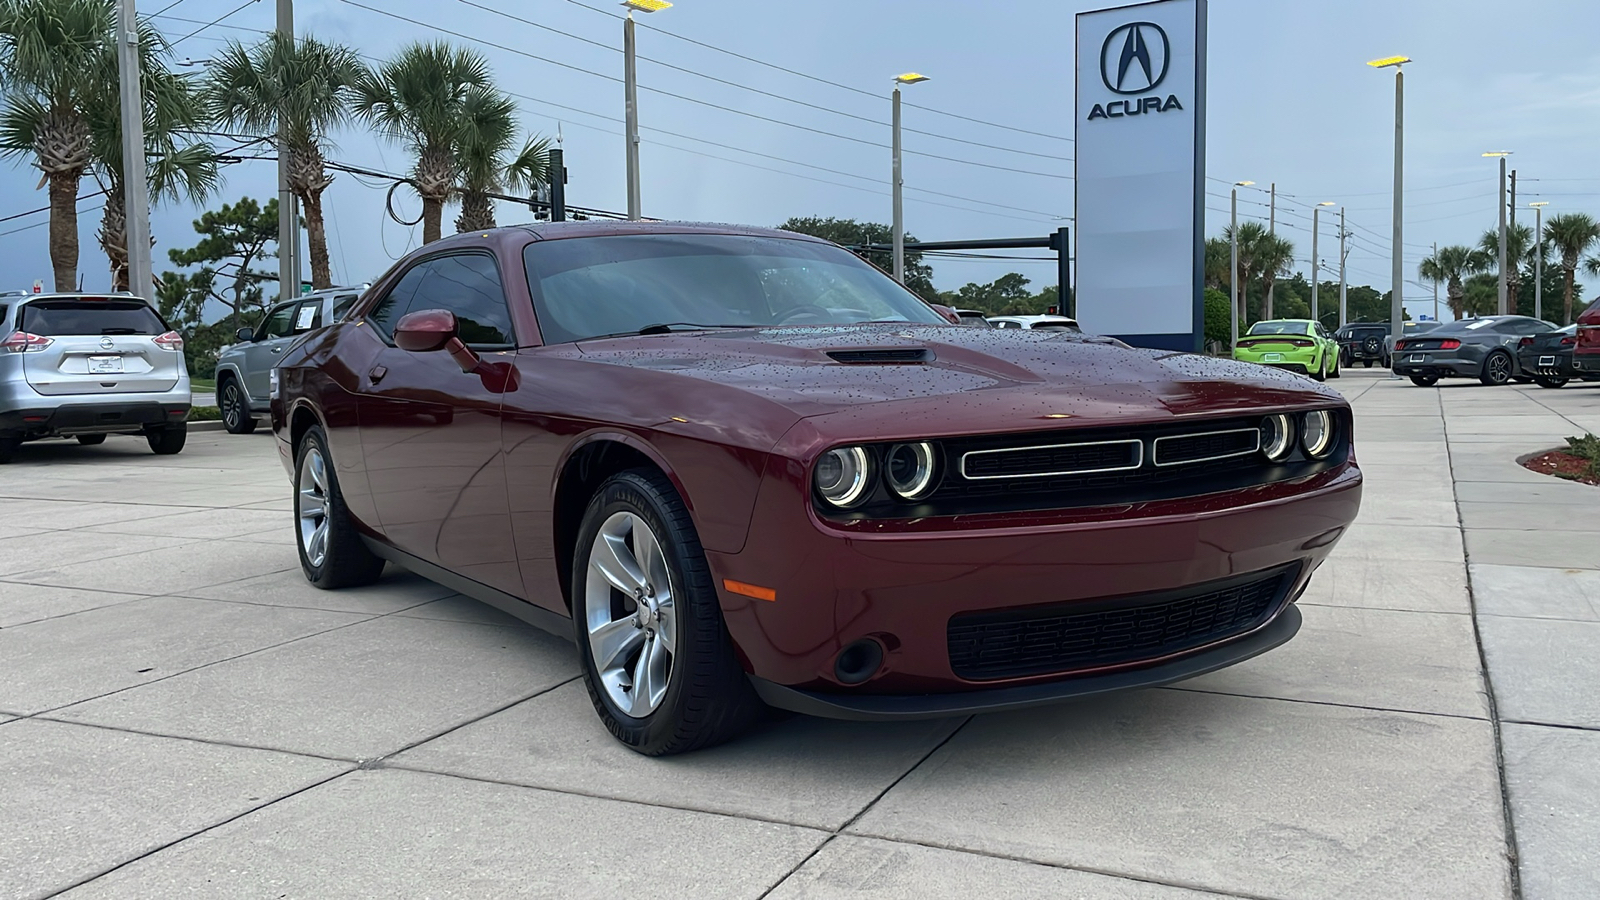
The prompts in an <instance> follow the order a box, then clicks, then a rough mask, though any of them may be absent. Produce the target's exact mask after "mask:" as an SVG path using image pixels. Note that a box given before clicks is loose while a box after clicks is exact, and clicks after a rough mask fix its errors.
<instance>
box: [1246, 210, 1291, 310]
mask: <svg viewBox="0 0 1600 900" xmlns="http://www.w3.org/2000/svg"><path fill="white" fill-rule="evenodd" d="M1239 233H1240V234H1241V235H1242V234H1243V233H1244V229H1243V228H1242V227H1241V228H1240V229H1239ZM1254 250H1255V253H1254V257H1255V264H1256V268H1257V270H1258V271H1260V272H1261V318H1263V319H1270V318H1272V304H1271V299H1270V298H1271V297H1272V285H1273V284H1274V283H1275V282H1276V281H1277V279H1278V276H1279V275H1283V274H1286V273H1287V272H1288V271H1289V265H1290V264H1291V263H1293V262H1294V243H1293V242H1292V241H1290V240H1289V239H1288V238H1285V237H1279V236H1278V235H1276V234H1273V233H1272V232H1270V231H1266V232H1263V233H1262V234H1261V236H1260V237H1259V238H1256V241H1255V247H1254Z"/></svg>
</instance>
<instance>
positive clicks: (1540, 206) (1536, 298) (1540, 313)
mask: <svg viewBox="0 0 1600 900" xmlns="http://www.w3.org/2000/svg"><path fill="white" fill-rule="evenodd" d="M1528 205H1529V206H1531V207H1533V240H1534V246H1535V248H1536V249H1535V250H1534V256H1533V317H1534V318H1535V319H1542V318H1544V208H1545V207H1546V206H1549V205H1550V201H1548V200H1536V201H1534V202H1532V203H1529V204H1528Z"/></svg>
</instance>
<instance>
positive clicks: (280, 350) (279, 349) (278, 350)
mask: <svg viewBox="0 0 1600 900" xmlns="http://www.w3.org/2000/svg"><path fill="white" fill-rule="evenodd" d="M272 352H273V353H282V352H283V348H282V347H273V348H272Z"/></svg>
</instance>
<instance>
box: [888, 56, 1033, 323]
mask: <svg viewBox="0 0 1600 900" xmlns="http://www.w3.org/2000/svg"><path fill="white" fill-rule="evenodd" d="M927 80H928V76H926V75H918V74H917V73H916V72H906V73H905V74H903V75H896V76H895V77H894V96H893V101H894V117H893V118H894V139H893V141H892V143H893V144H894V148H893V149H894V185H893V187H894V280H895V281H898V282H900V283H901V284H905V283H906V218H905V210H904V209H903V208H902V206H901V199H900V192H901V191H902V190H903V189H904V188H903V185H904V182H903V181H901V179H900V85H902V84H917V83H919V82H923V81H927ZM1063 302H1064V301H1063Z"/></svg>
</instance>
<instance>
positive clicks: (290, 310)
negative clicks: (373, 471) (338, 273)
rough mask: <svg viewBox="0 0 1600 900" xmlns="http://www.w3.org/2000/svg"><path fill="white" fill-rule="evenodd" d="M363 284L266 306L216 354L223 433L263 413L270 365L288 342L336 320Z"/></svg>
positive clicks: (249, 427) (240, 430)
mask: <svg viewBox="0 0 1600 900" xmlns="http://www.w3.org/2000/svg"><path fill="white" fill-rule="evenodd" d="M367 287H368V285H360V286H358V287H346V288H329V289H326V290H321V291H313V292H312V293H309V294H305V295H303V296H300V297H296V298H294V299H292V300H285V301H283V302H281V303H279V304H277V305H276V306H273V307H271V308H269V309H268V310H267V311H266V313H265V314H263V315H262V316H261V321H260V322H259V323H258V324H257V325H255V326H254V327H245V328H241V329H239V334H238V338H239V342H238V343H237V344H233V345H231V346H229V347H226V348H224V349H223V351H222V353H221V355H219V356H218V357H217V407H218V409H219V411H220V412H221V413H222V424H223V426H224V427H226V428H227V429H228V433H229V434H249V433H251V432H252V431H255V430H256V419H257V417H260V416H265V415H266V414H267V398H268V395H269V393H270V390H271V382H272V378H271V375H272V369H273V367H274V366H276V365H277V364H278V359H279V358H280V357H281V356H282V354H283V351H284V350H285V349H287V348H288V346H289V343H290V341H292V340H294V338H296V337H298V336H300V335H302V334H305V333H306V332H308V331H313V330H315V329H318V328H321V327H323V326H325V325H332V324H333V323H335V322H338V321H340V320H342V319H343V318H344V317H345V314H346V313H348V312H349V311H350V309H351V307H353V306H354V305H355V302H356V300H358V299H359V298H360V297H361V293H362V291H365V290H366V289H367Z"/></svg>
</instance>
